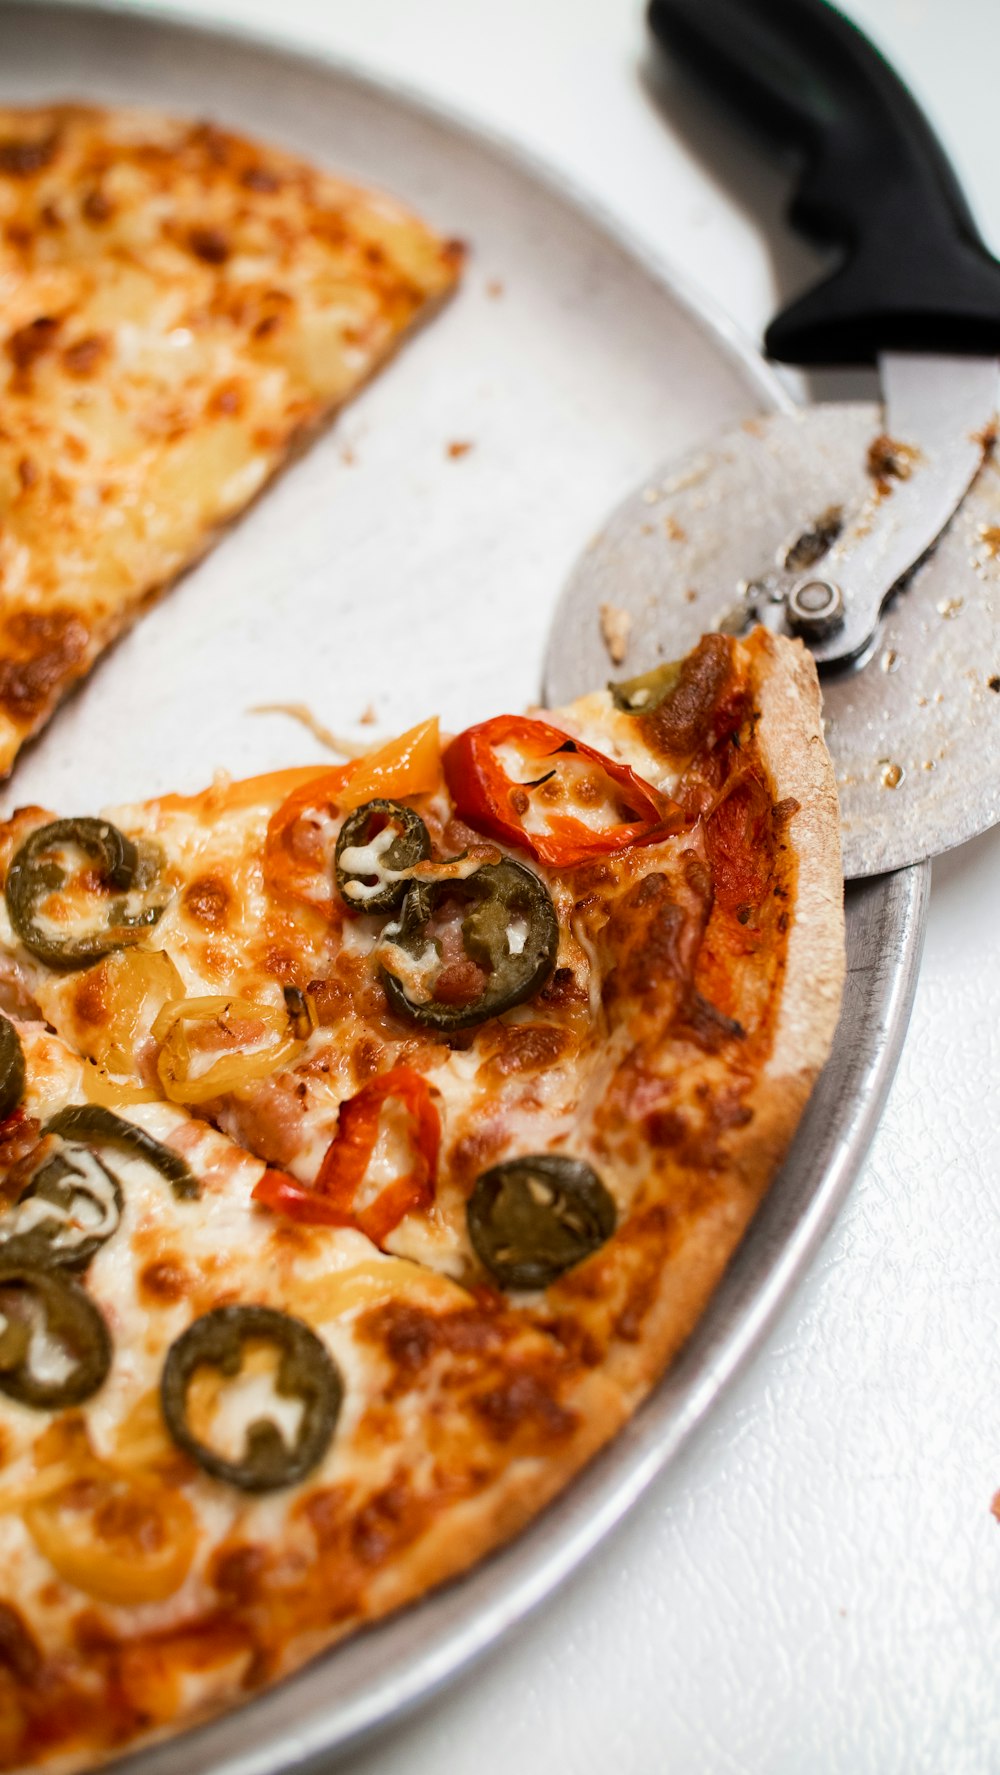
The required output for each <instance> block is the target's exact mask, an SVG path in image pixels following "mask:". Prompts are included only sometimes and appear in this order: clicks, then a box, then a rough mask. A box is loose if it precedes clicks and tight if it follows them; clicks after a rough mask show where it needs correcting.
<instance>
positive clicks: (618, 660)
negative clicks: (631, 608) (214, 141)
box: [600, 604, 632, 666]
mask: <svg viewBox="0 0 1000 1775" xmlns="http://www.w3.org/2000/svg"><path fill="white" fill-rule="evenodd" d="M600 618H601V640H602V641H603V642H604V645H605V647H606V648H607V650H608V658H609V659H610V661H611V664H612V665H613V666H620V665H621V664H622V661H623V660H624V658H625V655H626V654H627V652H628V642H629V635H630V633H631V630H632V618H631V616H630V615H629V613H628V611H627V610H622V609H621V608H620V606H619V605H617V604H602V605H601V610H600Z"/></svg>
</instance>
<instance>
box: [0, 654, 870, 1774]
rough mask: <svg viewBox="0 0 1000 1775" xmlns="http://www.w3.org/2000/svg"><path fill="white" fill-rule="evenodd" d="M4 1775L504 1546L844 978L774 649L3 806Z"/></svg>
mask: <svg viewBox="0 0 1000 1775" xmlns="http://www.w3.org/2000/svg"><path fill="white" fill-rule="evenodd" d="M0 877H2V884H3V897H2V909H0V982H2V991H3V1002H4V1004H5V1006H6V1009H7V1012H8V1013H9V1014H8V1016H7V1017H6V1018H5V1019H0V1178H2V1182H0V1204H2V1211H0V1765H2V1766H3V1767H18V1768H20V1767H23V1766H31V1767H33V1766H36V1765H44V1764H45V1763H46V1762H47V1761H49V1760H50V1759H54V1760H56V1761H57V1763H58V1767H59V1768H60V1769H65V1768H78V1767H81V1766H85V1765H87V1764H91V1763H93V1762H95V1761H99V1760H101V1759H102V1758H104V1757H107V1756H109V1755H111V1754H113V1753H114V1752H116V1751H120V1750H121V1749H122V1748H123V1747H125V1746H128V1745H131V1744H133V1743H135V1742H137V1741H145V1740H148V1739H150V1738H151V1737H155V1736H156V1735H163V1734H165V1733H169V1732H173V1731H177V1730H179V1729H181V1728H183V1727H185V1726H187V1725H190V1724H192V1723H193V1722H195V1721H197V1720H201V1719H204V1718H206V1717H208V1716H210V1715H211V1714H213V1713H215V1712H217V1711H219V1710H220V1709H222V1708H225V1707H227V1706H232V1705H235V1704H236V1703H237V1702H239V1701H241V1700H243V1699H245V1697H246V1696H247V1694H248V1693H250V1692H252V1691H253V1690H255V1689H259V1688H260V1687H261V1686H262V1685H267V1684H270V1683H272V1682H274V1681H276V1680H278V1679H279V1678H280V1677H282V1676H283V1675H284V1674H286V1673H287V1672H289V1671H291V1670H293V1669H295V1668H296V1667H297V1666H299V1665H301V1664H302V1663H303V1661H304V1660H306V1659H308V1658H311V1657H313V1656H314V1655H316V1654H317V1653H319V1652H321V1651H323V1650H325V1649H326V1648H328V1647H329V1646H331V1645H332V1644H333V1642H335V1641H336V1640H338V1639H339V1638H341V1637H342V1636H344V1635H345V1634H348V1633H350V1632H352V1631H353V1630H355V1629H357V1628H358V1627H360V1626H361V1625H363V1624H365V1623H368V1622H371V1621H373V1620H375V1619H377V1618H378V1617H380V1616H382V1615H384V1614H386V1613H387V1612H388V1611H390V1610H392V1609H396V1608H398V1607H400V1606H401V1605H402V1604H404V1603H408V1602H411V1601H413V1600H415V1599H417V1598H419V1597H420V1596H421V1595H423V1594H424V1593H425V1592H426V1591H427V1590H428V1589H429V1588H431V1587H432V1586H434V1585H437V1584H439V1583H441V1582H443V1581H444V1580H446V1579H447V1578H449V1577H451V1576H453V1575H455V1574H457V1573H458V1572H460V1571H461V1570H463V1569H464V1568H466V1567H467V1566H469V1565H470V1564H471V1563H472V1562H473V1561H475V1560H476V1559H478V1558H480V1557H481V1556H482V1555H483V1554H485V1553H486V1552H488V1551H489V1550H490V1549H491V1548H493V1547H496V1546H497V1545H499V1544H500V1543H501V1542H503V1541H504V1540H506V1539H507V1538H508V1537H509V1536H510V1535H512V1534H514V1533H515V1532H516V1531H517V1530H518V1529H519V1528H520V1527H521V1526H522V1525H523V1524H524V1523H525V1522H526V1521H528V1520H529V1519H530V1518H531V1517H532V1516H534V1515H535V1514H536V1513H537V1512H538V1511H539V1510H541V1509H542V1508H543V1507H544V1505H545V1504H546V1503H547V1501H548V1500H550V1499H551V1498H552V1497H553V1496H554V1495H555V1494H556V1493H557V1492H559V1491H560V1490H561V1488H563V1487H564V1486H565V1485H566V1484H567V1483H568V1481H569V1480H570V1479H571V1477H572V1476H573V1474H574V1473H576V1472H577V1471H578V1469H579V1468H580V1466H581V1465H582V1464H583V1463H584V1462H585V1461H586V1460H587V1459H588V1458H589V1457H590V1456H591V1455H592V1454H593V1453H594V1452H595V1451H596V1450H597V1449H598V1448H599V1447H600V1446H601V1445H602V1444H603V1443H605V1442H606V1441H607V1439H608V1438H609V1437H610V1436H612V1435H613V1434H614V1432H615V1431H616V1430H617V1429H618V1428H619V1427H620V1426H621V1425H622V1424H623V1423H624V1422H625V1421H626V1420H627V1418H628V1417H629V1415H630V1414H631V1413H632V1412H633V1411H634V1410H635V1408H636V1407H637V1405H638V1404H639V1402H640V1401H641V1400H642V1398H643V1397H644V1396H645V1394H646V1393H647V1392H648V1391H649V1389H650V1387H651V1386H652V1385H653V1384H654V1382H655V1381H656V1380H657V1378H658V1377H659V1375H660V1374H661V1373H662V1372H663V1370H664V1368H665V1367H666V1365H667V1364H668V1363H669V1362H670V1360H671V1358H672V1357H673V1356H674V1355H675V1353H676V1352H677V1350H678V1349H679V1348H680V1347H681V1345H682V1344H683V1342H684V1340H685V1339H686V1338H687V1336H688V1335H689V1333H690V1332H691V1329H692V1327H693V1326H694V1324H695V1323H696V1321H697V1319H698V1317H699V1315H700V1314H701V1312H702V1311H703V1309H704V1307H705V1305H706V1303H707V1301H708V1300H709V1297H710V1295H711V1293H712V1290H713V1288H714V1287H715V1285H716V1283H717V1282H718V1280H719V1278H720V1276H721V1275H722V1273H723V1271H724V1269H725V1266H726V1264H727V1262H728V1260H729V1257H730V1256H731V1254H732V1252H733V1250H734V1248H735V1246H736V1244H737V1242H738V1241H739V1239H740V1237H741V1235H742V1233H743V1231H744V1229H745V1228H746V1226H747V1224H748V1222H749V1220H750V1218H751V1216H752V1215H753V1212H754V1210H755V1208H756V1206H757V1204H758V1203H759V1201H760V1199H761V1197H762V1195H763V1193H764V1191H765V1190H766V1188H767V1186H768V1183H769V1182H770V1180H771V1178H772V1177H773V1176H774V1173H775V1171H776V1169H777V1167H778V1165H779V1164H780V1162H781V1159H782V1156H783V1154H784V1152H785V1150H786V1148H787V1145H788V1142H789V1140H790V1138H791V1136H792V1133H793V1132H794V1129H795V1127H796V1125H797V1123H798V1121H799V1118H800V1116H801V1113H802V1110H803V1107H804V1105H805V1102H806V1100H807V1098H808V1095H809V1092H810V1089H811V1087H812V1085H813V1082H814V1080H815V1078H816V1075H817V1073H818V1071H819V1069H820V1067H821V1066H822V1064H823V1060H824V1058H825V1056H826V1053H827V1051H828V1049H829V1046H830V1043H831V1040H832V1037H833V1032H834V1028H835V1025H836V1020H837V1015H838V1008H839V1001H840V994H841V987H842V979H843V969H844V953H843V916H842V881H841V872H840V857H839V839H838V814H837V802H836V795H835V790H834V784H833V776H832V771H831V766H830V762H829V758H828V755H827V753H826V749H825V746H824V744H823V739H822V734H821V727H820V719H819V691H818V685H817V680H816V674H815V669H814V667H813V665H812V662H811V659H810V657H809V655H808V654H807V652H806V651H805V649H804V648H803V647H802V646H801V644H800V643H798V642H789V641H785V640H782V639H778V638H775V637H773V636H772V635H770V634H769V633H768V632H767V631H765V630H763V629H758V630H756V631H755V632H754V633H753V634H752V635H750V636H749V637H748V638H747V639H744V640H736V639H734V638H732V637H726V636H721V635H711V636H707V637H705V639H704V640H703V641H702V642H701V643H700V644H699V645H698V647H697V648H696V649H695V650H694V651H693V652H692V653H691V654H690V655H689V656H688V657H687V658H686V659H684V660H682V661H678V662H671V663H669V664H664V665H662V666H660V667H659V668H657V669H656V670H655V671H653V672H651V673H647V674H645V675H644V676H643V677H641V678H638V679H633V680H630V681H628V682H627V683H625V684H619V685H616V686H613V687H611V688H609V689H606V690H602V691H599V692H595V693H593V694H591V695H589V696H585V697H583V698H581V699H580V700H579V701H577V702H575V703H573V704H572V705H570V706H568V707H566V708H563V709H560V710H551V711H546V710H535V711H532V712H531V713H530V714H528V715H524V716H521V715H499V716H492V717H490V718H488V719H486V720H484V721H483V722H481V723H478V724H477V725H475V726H473V727H471V728H469V729H467V730H466V731H465V732H464V733H461V734H458V735H455V736H452V737H450V738H449V737H447V736H446V737H444V738H442V736H441V734H440V732H439V728H438V724H437V722H436V721H435V720H428V721H424V722H422V723H420V724H419V725H418V726H417V727H415V728H413V729H411V730H410V732H408V733H407V734H404V735H403V736H401V738H400V739H398V740H396V741H393V742H390V743H389V744H387V745H385V746H382V747H381V748H379V749H378V750H376V751H374V752H373V753H371V754H369V755H368V756H367V757H365V758H362V759H359V760H354V761H352V762H350V763H348V764H345V765H343V766H340V767H337V768H331V769H326V770H322V769H317V768H316V767H315V766H312V767H310V768H308V769H306V770H300V771H292V772H287V771H282V772H278V773H275V774H273V775H270V776H264V777H259V778H255V779H251V780H250V781H248V782H235V783H234V782H232V781H230V780H228V779H227V778H226V777H224V776H220V777H217V778H216V780H215V781H214V782H213V783H212V784H211V785H209V786H208V787H207V788H206V789H205V790H204V791H202V792H201V793H200V794H197V795H192V796H176V795H161V796H159V797H157V798H156V799H154V800H151V801H148V802H145V803H141V804H136V805H132V806H129V807H125V808H116V809H111V810H108V811H106V812H103V813H97V814H87V815H82V816H81V815H72V814H70V815H67V814H66V813H64V812H62V811H60V810H52V809H43V808H39V807H26V808H21V809H19V810H18V811H17V812H16V813H15V814H14V815H13V816H12V817H11V819H10V820H9V821H8V822H7V823H6V825H4V826H3V827H2V828H0Z"/></svg>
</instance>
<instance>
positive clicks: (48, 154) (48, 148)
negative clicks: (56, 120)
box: [0, 130, 59, 179]
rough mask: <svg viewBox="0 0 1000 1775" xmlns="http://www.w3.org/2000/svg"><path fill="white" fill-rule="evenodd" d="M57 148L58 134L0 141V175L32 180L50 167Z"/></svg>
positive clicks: (8, 138)
mask: <svg viewBox="0 0 1000 1775" xmlns="http://www.w3.org/2000/svg"><path fill="white" fill-rule="evenodd" d="M58 148H59V134H58V132H57V131H56V130H52V131H51V132H49V133H47V134H46V135H43V136H35V137H32V136H20V137H18V136H8V137H6V138H5V139H4V140H3V141H0V174H4V175H5V176H6V177H7V178H8V179H34V178H36V177H37V175H38V174H39V173H41V172H44V171H45V169H46V167H49V166H51V165H52V162H53V161H54V160H55V157H56V154H57V152H58Z"/></svg>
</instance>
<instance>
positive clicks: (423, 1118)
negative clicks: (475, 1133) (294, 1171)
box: [253, 1066, 441, 1245]
mask: <svg viewBox="0 0 1000 1775" xmlns="http://www.w3.org/2000/svg"><path fill="white" fill-rule="evenodd" d="M389 1097H394V1098H396V1100H397V1101H398V1102H400V1103H402V1104H403V1106H404V1107H405V1109H406V1110H407V1112H408V1114H409V1116H410V1121H411V1128H410V1144H411V1148H412V1153H413V1164H412V1166H411V1167H410V1170H409V1171H407V1172H405V1173H404V1175H403V1176H402V1177H397V1178H395V1179H394V1180H393V1182H392V1183H389V1184H386V1186H385V1188H384V1189H383V1190H380V1191H379V1194H378V1195H377V1196H376V1197H375V1198H374V1200H373V1201H371V1202H369V1203H367V1204H366V1206H365V1207H363V1208H358V1207H356V1206H355V1201H356V1197H357V1194H358V1191H359V1190H360V1189H361V1187H362V1185H363V1184H364V1179H365V1172H366V1171H367V1169H368V1166H369V1163H370V1161H371V1156H372V1153H373V1152H374V1150H375V1142H376V1141H377V1139H378V1124H379V1117H380V1115H381V1113H382V1105H383V1104H384V1103H385V1101H386V1099H387V1098H389ZM440 1145H441V1119H440V1117H439V1115H438V1112H437V1110H436V1109H435V1107H434V1103H433V1101H432V1099H431V1093H430V1086H429V1085H428V1083H427V1080H426V1079H425V1078H424V1077H423V1075H422V1074H421V1073H419V1072H414V1071H413V1068H412V1067H409V1066H397V1067H394V1068H393V1070H392V1072H387V1073H383V1075H382V1077H381V1078H377V1079H371V1080H370V1081H369V1083H368V1084H367V1085H363V1086H362V1088H361V1090H360V1091H358V1092H356V1093H355V1095H354V1096H353V1097H348V1098H347V1100H346V1101H345V1102H344V1103H342V1104H341V1106H340V1114H339V1116H338V1119H337V1132H336V1134H335V1135H334V1137H333V1139H332V1140H331V1142H330V1145H329V1146H328V1147H327V1149H326V1153H325V1155H324V1158H323V1163H322V1164H321V1166H320V1168H319V1171H318V1173H317V1176H316V1181H315V1183H313V1184H312V1185H305V1184H301V1183H297V1182H296V1181H295V1179H294V1178H293V1177H288V1176H287V1175H286V1174H285V1173H284V1172H283V1171H265V1173H264V1175H263V1177H262V1178H261V1180H260V1182H259V1183H258V1184H257V1186H256V1188H255V1190H254V1192H253V1193H254V1200H255V1201H257V1202H263V1203H264V1204H265V1206H266V1207H268V1208H273V1209H274V1211H275V1213H277V1214H285V1215H287V1216H288V1218H289V1219H290V1220H298V1221H303V1222H305V1223H307V1224H313V1225H322V1226H351V1227H357V1228H358V1229H359V1231H361V1232H362V1233H365V1234H366V1235H367V1237H368V1238H369V1239H371V1240H372V1242H373V1244H375V1245H381V1244H382V1243H383V1241H384V1240H385V1239H387V1238H388V1236H389V1234H390V1233H391V1232H392V1230H393V1228H394V1227H397V1226H398V1225H399V1223H400V1221H401V1220H402V1219H403V1216H404V1215H406V1214H412V1213H414V1212H417V1211H419V1210H420V1209H423V1208H429V1207H430V1205H431V1203H432V1202H433V1200H434V1182H435V1177H436V1173H437V1161H438V1149H439V1147H440Z"/></svg>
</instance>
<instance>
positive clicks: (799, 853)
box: [605, 629, 845, 1410]
mask: <svg viewBox="0 0 1000 1775" xmlns="http://www.w3.org/2000/svg"><path fill="white" fill-rule="evenodd" d="M747 654H748V663H749V669H750V684H751V690H752V693H753V703H754V707H755V709H756V710H757V713H758V715H759V720H758V722H757V726H756V731H755V739H756V745H757V751H758V756H759V758H760V760H761V762H762V763H763V765H764V767H765V769H766V771H767V773H768V776H769V779H770V783H771V788H772V792H773V795H774V800H775V801H776V802H778V801H783V800H786V799H788V798H794V800H795V801H797V802H798V803H799V809H798V812H796V813H795V814H794V815H793V816H792V817H791V819H790V820H789V821H788V825H787V834H788V841H789V843H790V844H791V846H792V849H793V852H794V856H795V862H796V867H797V881H796V897H795V913H794V917H793V919H792V923H791V929H790V932H789V941H788V948H787V955H786V965H785V971H784V976H783V980H782V987H781V1001H780V1005H779V1009H778V1014H777V1021H776V1025H775V1033H774V1042H773V1046H772V1049H771V1053H770V1055H769V1057H768V1060H767V1063H766V1065H765V1067H764V1069H763V1071H762V1072H761V1074H760V1076H759V1077H758V1078H757V1080H756V1081H755V1083H754V1084H753V1086H752V1087H751V1090H750V1092H749V1094H748V1096H747V1098H746V1100H745V1101H746V1104H747V1107H748V1108H750V1109H751V1110H752V1112H753V1115H752V1119H751V1120H750V1121H749V1122H748V1123H747V1125H746V1126H745V1127H744V1128H738V1129H734V1130H733V1131H732V1132H731V1134H730V1135H729V1138H728V1141H727V1158H728V1164H727V1169H726V1175H725V1179H724V1182H723V1186H722V1187H721V1188H720V1189H719V1190H718V1192H717V1194H716V1198H715V1200H714V1201H712V1202H711V1204H706V1205H705V1207H704V1208H703V1209H702V1211H701V1212H699V1213H697V1214H696V1215H692V1216H686V1217H685V1219H684V1221H683V1223H682V1225H681V1227H680V1229H679V1235H678V1237H677V1239H676V1241H675V1243H674V1244H673V1245H672V1247H671V1250H670V1254H669V1257H668V1259H667V1262H666V1263H665V1264H664V1267H663V1270H662V1271H661V1274H660V1278H659V1286H658V1289H657V1294H656V1299H655V1302H654V1304H653V1306H652V1308H651V1310H650V1312H649V1313H648V1315H647V1317H646V1319H645V1321H644V1324H643V1328H642V1332H641V1335H640V1339H639V1341H638V1343H636V1344H634V1345H629V1344H624V1343H621V1342H619V1343H617V1344H616V1345H615V1346H613V1348H612V1350H611V1352H610V1355H609V1360H608V1363H607V1365H606V1367H605V1372H606V1373H608V1374H609V1375H611V1376H613V1378H614V1379H615V1380H616V1381H617V1383H618V1384H619V1385H620V1386H621V1387H622V1388H623V1390H624V1393H625V1396H626V1398H627V1400H628V1402H629V1408H630V1410H634V1409H635V1407H636V1406H637V1405H638V1404H639V1402H640V1400H641V1399H642V1398H644V1397H645V1395H646V1394H647V1393H648V1392H649V1391H650V1389H651V1388H652V1387H653V1386H654V1384H655V1383H656V1381H657V1380H658V1379H659V1378H660V1376H661V1375H662V1374H663V1372H664V1370H665V1369H666V1368H667V1366H668V1365H669V1363H670V1362H671V1361H672V1360H673V1358H674V1356H675V1355H676V1354H677V1352H678V1351H679V1350H680V1348H681V1347H682V1345H683V1344H684V1343H685V1342H686V1341H687V1339H688V1337H689V1336H690V1335H691V1332H692V1331H693V1330H694V1327H695V1325H696V1324H697V1322H698V1320H699V1319H700V1317H701V1315H702V1313H703V1312H704V1310H705V1308H706V1306H707V1305H708V1302H709V1300H710V1298H711V1296H712V1294H713V1293H714V1291H715V1289H716V1287H717V1286H718V1284H719V1282H720V1280H721V1278H722V1276H723V1274H724V1272H725V1270H726V1268H727V1266H728V1264H729V1261H730V1259H731V1257H732V1255H733V1252H734V1251H735V1249H736V1247H737V1245H738V1244H739V1242H740V1240H741V1238H742V1236H743V1234H744V1232H745V1231H746V1228H747V1226H748V1225H749V1223H750V1221H751V1219H752V1218H753V1215H754V1213H755V1211H756V1209H757V1208H758V1206H759V1204H760V1202H761V1200H762V1199H763V1197H764V1195H765V1194H766V1191H767V1189H768V1186H769V1184H770V1183H771V1181H772V1179H773V1177H774V1176H775V1174H776V1172H777V1170H778V1167H779V1166H780V1164H781V1162H782V1160H783V1158H784V1156H785V1153H786V1152H787V1150H788V1147H789V1145H790V1143H791V1140H792V1136H793V1135H794V1133H795V1131H796V1128H797V1127H798V1124H799V1121H800V1119H801V1116H802V1112H803V1110H804V1109H805V1106H806V1103H807V1101H808V1098H809V1095H810V1092H811V1091H812V1088H813V1085H814V1084H815V1082H816V1079H817V1077H818V1076H819V1073H820V1070H821V1068H822V1066H823V1064H824V1062H825V1060H826V1058H827V1055H828V1054H829V1052H830V1048H831V1045H832V1043H833V1038H834V1034H835V1031H836V1028H837V1021H838V1018H839V1015H840V1003H841V997H842V993H843V985H844V974H845V951H844V891H843V873H842V865H841V854H840V815H839V808H838V803H837V790H836V784H835V780H834V774H833V765H832V763H831V761H830V755H829V753H828V752H827V749H826V744H825V741H824V739H823V724H822V699H821V694H820V688H819V680H818V678H817V675H816V667H815V665H814V663H813V659H812V656H811V654H810V653H808V651H807V650H806V648H805V647H804V646H803V644H802V643H801V641H787V640H784V639H782V638H779V637H775V636H772V635H771V634H769V633H768V631H766V630H764V629H758V630H757V631H755V633H754V635H753V637H752V638H751V642H750V644H749V645H748V647H747Z"/></svg>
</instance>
